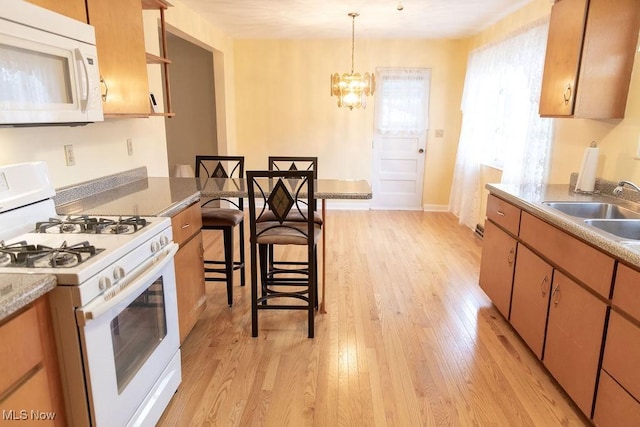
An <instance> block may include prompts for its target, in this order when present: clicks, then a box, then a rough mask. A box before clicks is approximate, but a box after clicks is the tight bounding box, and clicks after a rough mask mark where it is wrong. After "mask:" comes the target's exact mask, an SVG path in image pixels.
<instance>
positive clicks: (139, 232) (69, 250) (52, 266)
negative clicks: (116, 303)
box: [0, 215, 172, 285]
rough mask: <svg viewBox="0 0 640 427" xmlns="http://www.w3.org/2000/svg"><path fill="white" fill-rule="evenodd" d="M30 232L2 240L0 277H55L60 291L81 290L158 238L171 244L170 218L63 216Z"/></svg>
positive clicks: (41, 224) (33, 225)
mask: <svg viewBox="0 0 640 427" xmlns="http://www.w3.org/2000/svg"><path fill="white" fill-rule="evenodd" d="M122 220H124V222H126V223H127V224H125V227H126V230H125V229H124V228H122V227H123V226H122ZM28 229H29V230H31V231H27V232H26V233H22V234H19V235H16V236H15V237H11V238H5V239H4V240H0V273H46V274H55V275H56V277H57V279H58V284H60V285H78V284H82V283H83V282H85V281H86V280H88V279H89V278H90V277H92V276H94V275H96V274H98V273H100V272H101V270H103V269H105V268H107V267H108V266H110V265H111V264H113V263H114V262H116V261H117V260H119V259H121V258H123V257H125V256H126V255H127V254H128V253H130V252H131V251H133V250H134V249H136V248H138V247H139V246H141V245H146V244H147V241H149V240H150V239H157V238H158V237H159V235H160V234H164V235H165V236H166V237H165V240H167V241H171V240H172V233H171V219H170V218H166V217H133V220H132V218H131V217H111V216H104V217H86V216H82V215H81V216H75V217H68V216H60V217H51V218H47V219H45V220H43V221H35V223H33V224H32V226H30V227H28ZM140 261H143V260H140Z"/></svg>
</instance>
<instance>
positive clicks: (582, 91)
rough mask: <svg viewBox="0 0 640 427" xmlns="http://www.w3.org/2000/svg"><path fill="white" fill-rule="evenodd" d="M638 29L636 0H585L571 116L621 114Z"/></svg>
mask: <svg viewBox="0 0 640 427" xmlns="http://www.w3.org/2000/svg"><path fill="white" fill-rule="evenodd" d="M563 1H564V0H563ZM638 30H640V4H639V3H638V0H589V13H588V18H587V24H586V29H585V35H584V42H583V47H582V59H581V62H580V74H579V77H578V87H577V92H576V103H575V106H574V111H573V114H574V117H581V118H592V119H615V118H623V117H624V113H625V110H626V108H627V96H628V94H629V85H630V83H631V72H632V69H633V61H634V58H635V52H636V44H637V42H638Z"/></svg>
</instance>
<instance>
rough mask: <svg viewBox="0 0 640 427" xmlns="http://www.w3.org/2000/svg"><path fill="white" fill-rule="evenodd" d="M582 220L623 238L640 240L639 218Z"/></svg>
mask: <svg viewBox="0 0 640 427" xmlns="http://www.w3.org/2000/svg"><path fill="white" fill-rule="evenodd" d="M584 222H585V224H587V225H591V226H593V227H596V228H598V229H600V230H602V231H606V232H607V233H610V234H613V235H614V236H618V237H622V238H623V239H632V240H640V219H586V220H585V221H584Z"/></svg>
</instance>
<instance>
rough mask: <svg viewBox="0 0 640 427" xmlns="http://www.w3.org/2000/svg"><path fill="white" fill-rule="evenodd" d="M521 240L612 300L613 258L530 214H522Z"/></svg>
mask: <svg viewBox="0 0 640 427" xmlns="http://www.w3.org/2000/svg"><path fill="white" fill-rule="evenodd" d="M520 238H521V239H522V241H524V242H525V243H527V244H529V245H530V246H531V247H533V248H534V249H536V250H537V251H538V252H540V253H541V254H542V255H543V256H545V257H546V258H547V259H549V260H552V262H553V263H554V264H556V265H557V266H558V267H560V268H562V269H564V270H566V271H567V272H568V273H569V274H571V275H573V276H574V277H576V278H577V279H578V280H580V281H581V282H582V283H584V284H585V285H587V286H589V287H590V288H591V289H593V290H594V291H596V292H597V293H599V294H600V295H601V296H603V297H604V298H606V299H609V294H610V292H611V278H612V277H613V266H614V261H613V258H611V257H609V256H607V255H605V254H604V253H602V252H600V251H598V250H597V249H595V248H593V247H591V246H589V245H587V244H586V243H583V242H581V241H579V240H578V239H576V238H575V237H572V236H570V235H568V234H567V233H565V232H563V231H561V230H559V229H557V228H555V227H554V226H552V225H549V224H547V223H546V222H544V221H542V220H539V219H538V218H536V217H534V216H533V215H530V214H529V213H527V212H523V213H522V221H521V225H520Z"/></svg>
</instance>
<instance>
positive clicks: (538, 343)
mask: <svg viewBox="0 0 640 427" xmlns="http://www.w3.org/2000/svg"><path fill="white" fill-rule="evenodd" d="M552 278H553V267H552V266H550V265H549V264H547V263H546V262H545V261H544V260H542V258H540V257H539V256H537V255H536V254H534V253H533V252H532V251H531V250H529V249H528V248H527V247H526V246H524V245H522V244H519V245H518V262H517V264H516V270H515V274H514V278H513V296H512V299H511V316H510V318H509V320H510V322H511V325H513V327H514V328H515V330H516V331H518V334H520V336H521V337H522V339H523V340H524V341H525V342H526V343H527V345H528V346H529V348H530V349H531V350H532V351H533V352H534V353H535V355H536V356H538V359H542V349H543V347H544V335H545V328H546V325H547V313H548V310H549V295H550V294H551V280H552Z"/></svg>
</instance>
